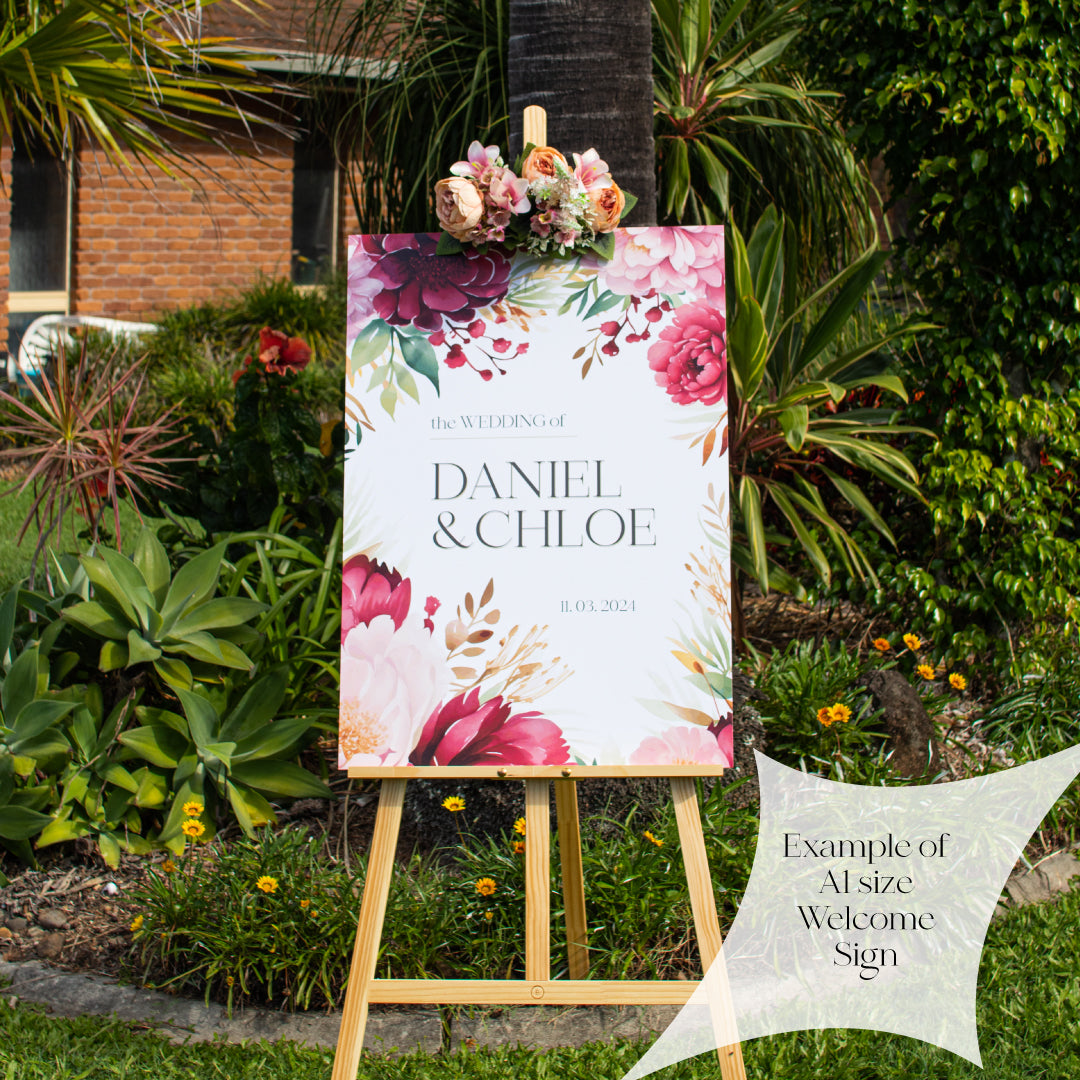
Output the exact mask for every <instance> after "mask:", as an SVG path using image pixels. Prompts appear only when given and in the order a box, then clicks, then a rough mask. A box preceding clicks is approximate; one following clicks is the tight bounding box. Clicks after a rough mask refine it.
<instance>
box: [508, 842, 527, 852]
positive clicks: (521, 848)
mask: <svg viewBox="0 0 1080 1080" xmlns="http://www.w3.org/2000/svg"><path fill="white" fill-rule="evenodd" d="M511 847H512V848H513V849H514V854H515V855H524V854H525V841H524V840H515V841H513V843H512V844H511Z"/></svg>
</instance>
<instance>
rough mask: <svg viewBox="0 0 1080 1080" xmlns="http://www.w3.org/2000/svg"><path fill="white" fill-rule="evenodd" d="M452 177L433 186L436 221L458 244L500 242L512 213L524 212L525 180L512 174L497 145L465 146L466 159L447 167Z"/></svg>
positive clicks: (525, 205) (526, 201) (504, 237)
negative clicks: (466, 148)
mask: <svg viewBox="0 0 1080 1080" xmlns="http://www.w3.org/2000/svg"><path fill="white" fill-rule="evenodd" d="M450 172H451V173H453V176H452V177H451V178H449V179H446V180H440V181H439V182H438V183H437V184H436V185H435V212H436V214H437V215H438V218H439V224H440V225H442V227H443V228H444V229H445V230H446V231H447V232H448V233H449V234H450V235H451V236H452V237H454V239H455V240H460V241H462V243H471V244H484V243H491V242H496V243H502V242H503V241H504V240H505V239H506V228H507V226H508V225H509V224H510V222H511V221H512V220H513V217H514V215H515V214H525V213H528V211H529V209H530V206H529V200H528V198H527V196H526V191H527V189H528V182H527V181H526V180H524V179H521V178H520V177H518V176H516V175H515V174H514V171H513V169H510V168H509V167H508V166H507V165H506V164H505V163H504V161H503V159H502V158H501V157H500V156H499V148H498V147H497V146H481V145H480V143H479V142H477V141H476V140H474V141H473V143H472V144H471V145H470V147H469V156H468V160H466V161H459V162H456V163H455V164H454V165H452V166H451V168H450Z"/></svg>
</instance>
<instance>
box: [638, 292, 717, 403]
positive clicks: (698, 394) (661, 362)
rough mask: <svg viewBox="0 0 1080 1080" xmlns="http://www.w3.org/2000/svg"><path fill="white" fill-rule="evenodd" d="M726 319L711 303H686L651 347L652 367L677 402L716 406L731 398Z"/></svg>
mask: <svg viewBox="0 0 1080 1080" xmlns="http://www.w3.org/2000/svg"><path fill="white" fill-rule="evenodd" d="M724 330H725V323H724V316H723V315H722V314H721V313H720V312H719V311H717V310H716V309H715V308H713V307H712V305H711V304H709V303H707V302H699V303H696V304H684V305H683V306H682V307H681V308H678V309H677V310H676V312H675V320H674V322H672V323H671V325H670V326H665V327H664V329H663V330H661V331H660V337H659V339H658V340H657V341H656V343H655V344H653V345H652V346H650V348H649V367H650V368H652V370H653V371H655V372H656V382H657V384H658V385H659V386H662V387H663V388H664V389H665V390H666V391H667V392H668V394H669V395H670V396H671V399H672V400H673V401H677V402H678V403H679V404H680V405H689V404H690V403H691V402H694V401H698V402H700V403H701V404H702V405H715V404H716V403H717V402H718V401H724V400H726V399H727V347H726V342H725V339H724Z"/></svg>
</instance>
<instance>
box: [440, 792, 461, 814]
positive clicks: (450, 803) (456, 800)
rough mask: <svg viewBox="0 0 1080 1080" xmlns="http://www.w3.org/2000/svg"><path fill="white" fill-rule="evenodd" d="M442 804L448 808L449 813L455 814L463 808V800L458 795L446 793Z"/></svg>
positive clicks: (444, 807) (445, 808)
mask: <svg viewBox="0 0 1080 1080" xmlns="http://www.w3.org/2000/svg"><path fill="white" fill-rule="evenodd" d="M442 804H443V809H444V810H449V811H450V813H451V814H456V813H458V812H459V811H461V810H464V809H465V800H464V799H463V798H462V797H461V796H460V795H447V797H446V798H445V799H443V801H442Z"/></svg>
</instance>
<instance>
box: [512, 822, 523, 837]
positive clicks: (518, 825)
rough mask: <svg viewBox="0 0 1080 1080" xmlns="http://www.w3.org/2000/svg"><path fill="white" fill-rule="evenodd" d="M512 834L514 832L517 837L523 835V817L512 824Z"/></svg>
mask: <svg viewBox="0 0 1080 1080" xmlns="http://www.w3.org/2000/svg"><path fill="white" fill-rule="evenodd" d="M514 832H516V833H517V834H518V836H524V835H525V819H524V818H523V817H519V818H518V819H517V821H515V822H514Z"/></svg>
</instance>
